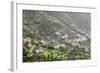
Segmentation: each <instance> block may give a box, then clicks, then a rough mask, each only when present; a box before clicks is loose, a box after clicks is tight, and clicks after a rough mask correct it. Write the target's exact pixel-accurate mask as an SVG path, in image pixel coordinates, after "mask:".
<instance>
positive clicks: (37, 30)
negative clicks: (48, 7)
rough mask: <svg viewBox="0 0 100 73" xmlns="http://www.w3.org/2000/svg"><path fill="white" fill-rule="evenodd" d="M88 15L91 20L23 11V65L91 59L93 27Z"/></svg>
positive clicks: (67, 15)
mask: <svg viewBox="0 0 100 73" xmlns="http://www.w3.org/2000/svg"><path fill="white" fill-rule="evenodd" d="M84 15H85V16H88V17H89V14H84V13H83V14H82V13H79V14H78V13H67V12H53V11H52V12H50V11H31V10H23V62H41V61H42V62H45V61H67V60H87V59H91V46H90V44H91V34H90V24H89V20H87V18H84ZM79 20H80V21H79ZM74 23H75V24H74Z"/></svg>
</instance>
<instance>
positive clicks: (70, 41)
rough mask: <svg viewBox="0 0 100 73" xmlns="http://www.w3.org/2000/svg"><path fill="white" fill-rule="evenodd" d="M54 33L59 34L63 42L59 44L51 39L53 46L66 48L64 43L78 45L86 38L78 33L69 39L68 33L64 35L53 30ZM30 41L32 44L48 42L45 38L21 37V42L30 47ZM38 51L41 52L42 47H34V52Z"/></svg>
mask: <svg viewBox="0 0 100 73" xmlns="http://www.w3.org/2000/svg"><path fill="white" fill-rule="evenodd" d="M55 35H57V36H59V37H60V38H59V39H61V40H63V41H64V42H65V43H60V44H55V43H56V42H57V41H56V40H55V38H54V39H52V40H51V42H53V43H54V44H55V45H54V46H52V47H53V48H61V47H62V48H66V45H65V44H66V43H68V44H70V45H72V46H73V47H76V46H78V47H80V42H84V41H86V40H87V38H86V37H85V36H83V35H80V34H76V35H75V37H74V38H72V39H69V35H68V34H65V35H63V36H62V35H61V33H60V32H55ZM32 43H33V44H41V45H44V46H46V45H47V44H49V41H47V40H42V39H41V40H37V39H33V40H32V39H31V38H29V37H27V38H24V39H23V44H24V45H25V46H27V47H28V48H30V47H32ZM40 52H43V48H42V47H39V48H38V49H36V53H40Z"/></svg>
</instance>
